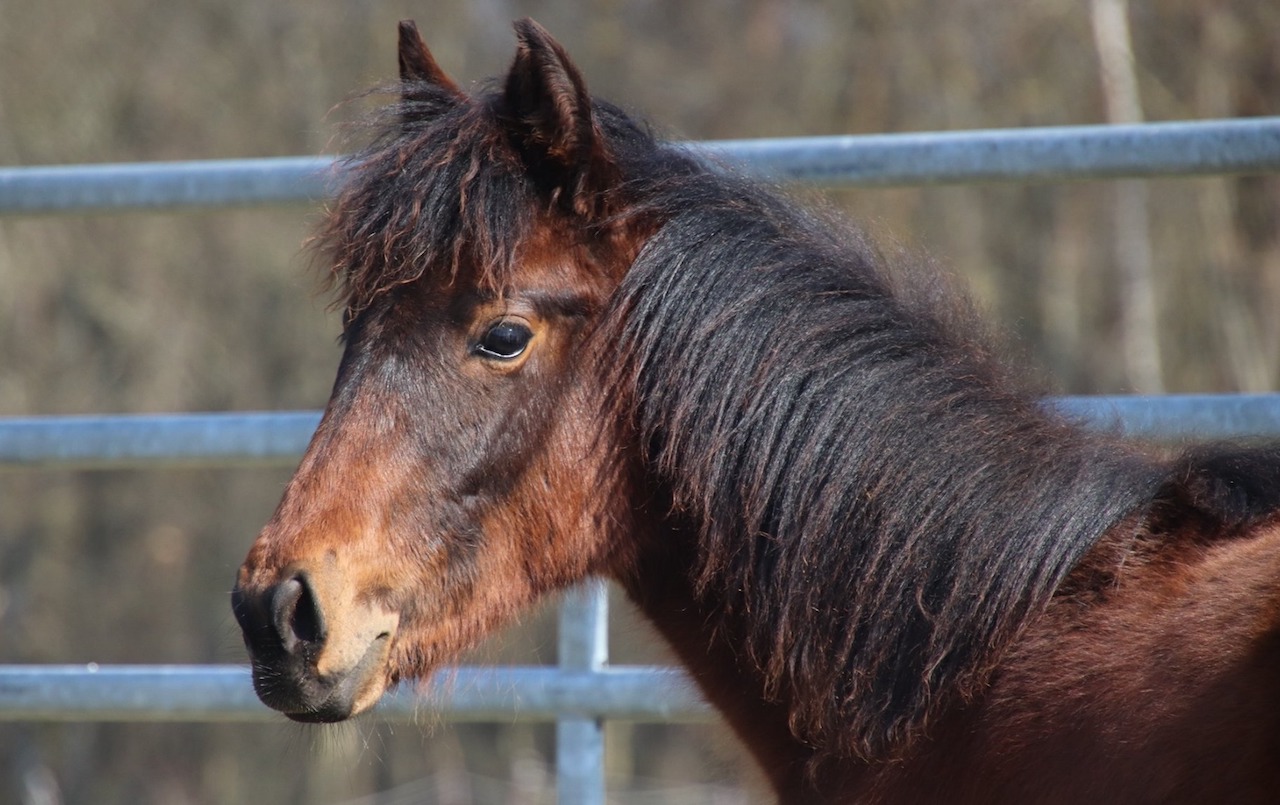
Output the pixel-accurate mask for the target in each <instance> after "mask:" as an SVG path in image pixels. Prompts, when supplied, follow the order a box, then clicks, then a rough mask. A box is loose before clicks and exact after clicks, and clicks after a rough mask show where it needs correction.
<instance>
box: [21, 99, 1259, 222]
mask: <svg viewBox="0 0 1280 805" xmlns="http://www.w3.org/2000/svg"><path fill="white" fill-rule="evenodd" d="M685 147H687V148H689V149H691V150H694V151H697V152H701V153H704V154H706V155H708V156H710V157H712V158H714V159H717V160H723V161H725V162H729V163H733V164H737V165H740V166H743V167H744V168H745V169H747V170H748V171H750V172H753V173H757V174H760V175H764V176H768V177H771V178H775V179H780V180H786V181H802V182H809V183H812V184H815V185H818V186H821V187H831V188H835V187H855V186H868V185H870V186H884V185H922V184H946V183H960V182H1008V181H1019V182H1026V181H1061V180H1067V179H1104V178H1119V177H1148V178H1160V177H1168V176H1198V175H1208V174H1238V173H1264V172H1275V171H1280V117H1262V118H1245V119H1235V120H1203V121H1179V122H1170V123H1142V124H1135V125H1113V126H1056V127H1042V128H1025V129H991V130H975V131H957V132H923V133H909V134H883V135H880V134H877V135H843V136H829V137H789V138H779V139H760V140H714V141H713V140H708V141H702V142H695V143H688V144H686V145H685ZM335 164H337V163H335V160H334V159H333V158H331V157H275V158H267V159H229V160H203V161H192V162H156V163H127V164H103V165H56V166H33V167H9V168H0V215H34V214H45V213H58V212H61V213H84V212H120V211H126V210H151V211H170V210H182V209H210V208H219V207H245V206H257V205H264V204H290V203H310V202H314V201H316V200H318V199H321V198H324V197H325V196H327V195H329V194H330V193H331V192H332V190H333V188H334V187H336V182H337V181H338V180H339V179H340V178H341V174H340V171H339V170H337V169H335Z"/></svg>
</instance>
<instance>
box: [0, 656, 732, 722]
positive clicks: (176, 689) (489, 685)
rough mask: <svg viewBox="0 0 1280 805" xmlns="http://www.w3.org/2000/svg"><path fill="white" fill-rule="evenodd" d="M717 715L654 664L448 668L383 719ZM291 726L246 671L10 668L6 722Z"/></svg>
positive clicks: (0, 696)
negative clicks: (591, 668)
mask: <svg viewBox="0 0 1280 805" xmlns="http://www.w3.org/2000/svg"><path fill="white" fill-rule="evenodd" d="M711 714H712V711H711V709H710V707H709V706H708V705H707V704H706V703H705V702H703V701H702V699H701V698H700V697H699V696H698V694H697V693H696V692H695V691H694V689H693V686H692V684H691V683H690V682H689V680H688V678H687V677H685V675H684V674H682V673H681V672H679V671H677V670H675V669H671V668H658V667H650V666H626V667H616V668H608V669H602V670H599V671H565V670H563V669H559V668H556V667H553V666H545V667H531V666H524V667H511V666H506V667H491V668H490V667H484V668H481V667H465V668H455V669H447V670H445V671H442V672H440V674H438V675H437V676H436V678H435V679H434V680H433V681H432V682H431V683H429V684H427V685H425V686H423V690H421V691H414V690H412V689H406V688H401V689H398V690H397V691H395V692H393V693H390V694H388V695H386V696H384V697H383V699H382V701H381V702H380V703H379V704H378V706H377V707H376V708H375V709H374V717H375V718H377V719H380V720H386V721H393V722H429V721H433V720H448V721H457V722H484V721H488V722H493V721H500V722H511V721H551V720H554V719H557V718H561V717H564V716H566V715H569V716H575V717H580V718H591V719H596V718H608V719H618V720H623V721H646V722H701V721H706V720H708V719H709V718H710V717H711ZM281 719H283V716H281V715H280V714H279V713H277V712H275V711H273V710H269V709H267V708H266V707H265V706H264V705H263V704H262V703H261V702H259V701H258V698H257V696H255V695H254V693H253V685H252V683H251V682H250V677H249V669H248V668H246V667H243V666H230V665H204V666H201V665H191V666H187V665H182V666H165V665H104V666H96V665H0V722H6V721H201V722H204V721H236V722H270V721H279V720H281Z"/></svg>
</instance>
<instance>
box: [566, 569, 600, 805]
mask: <svg viewBox="0 0 1280 805" xmlns="http://www.w3.org/2000/svg"><path fill="white" fill-rule="evenodd" d="M608 627H609V598H608V592H607V589H606V587H605V584H604V582H603V581H599V580H592V581H589V582H587V583H586V584H585V585H583V586H582V587H578V588H575V589H573V590H570V591H569V593H568V594H567V595H566V596H565V598H564V601H563V603H561V605H560V640H559V646H558V648H559V661H560V667H561V668H562V669H564V670H566V671H595V670H598V669H599V668H601V667H602V666H604V664H605V663H606V662H607V661H608V659H609V644H608V633H609V631H608ZM604 793H605V784H604V722H603V721H601V720H600V719H598V718H581V717H566V718H561V719H559V720H558V721H556V800H557V802H558V803H559V805H604V801H605V796H604Z"/></svg>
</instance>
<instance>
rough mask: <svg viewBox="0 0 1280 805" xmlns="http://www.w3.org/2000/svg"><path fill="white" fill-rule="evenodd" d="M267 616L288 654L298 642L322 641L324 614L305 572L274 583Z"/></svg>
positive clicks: (299, 643)
mask: <svg viewBox="0 0 1280 805" xmlns="http://www.w3.org/2000/svg"><path fill="white" fill-rule="evenodd" d="M271 620H272V623H273V624H275V627H276V633H277V634H278V635H280V643H281V645H282V646H283V647H284V650H285V651H287V652H289V653H290V654H292V653H294V652H295V651H297V650H298V648H299V647H300V646H306V645H318V644H320V643H323V642H324V638H325V626H324V615H323V613H322V612H321V611H320V603H319V602H318V601H316V597H315V592H314V591H313V590H312V589H311V585H310V584H309V583H308V581H307V577H306V574H303V573H299V574H298V575H296V576H294V577H293V578H291V579H289V580H288V581H285V582H283V583H281V584H280V585H279V586H278V587H276V589H275V592H274V593H273V594H272V596H271Z"/></svg>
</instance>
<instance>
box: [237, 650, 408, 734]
mask: <svg viewBox="0 0 1280 805" xmlns="http://www.w3.org/2000/svg"><path fill="white" fill-rule="evenodd" d="M390 643H391V640H390V639H389V637H388V636H380V637H379V638H377V639H376V640H374V641H373V642H372V643H371V644H370V645H369V646H368V648H367V649H366V651H365V652H364V654H363V656H362V657H361V658H360V660H359V662H357V663H356V664H355V665H354V666H351V667H349V668H346V669H343V670H327V671H325V672H324V673H321V672H320V671H319V670H318V669H317V666H316V665H315V664H312V663H308V662H305V661H299V660H300V658H285V659H283V661H277V662H275V663H264V662H258V661H255V662H254V663H253V686H254V690H255V691H256V692H257V694H258V698H259V699H261V700H262V703H263V704H265V705H267V706H268V707H270V708H272V709H273V710H278V711H280V712H281V713H283V714H284V715H285V717H287V718H289V719H291V720H293V721H297V722H301V723H304V724H332V723H335V722H338V721H346V720H347V719H349V718H352V717H354V716H357V715H359V714H361V713H363V712H365V711H367V710H369V709H370V708H372V707H373V706H374V705H375V704H376V703H377V701H378V699H380V698H381V697H382V694H383V693H384V692H385V691H386V689H387V685H388V677H387V669H386V665H387V657H388V653H389V649H390Z"/></svg>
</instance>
